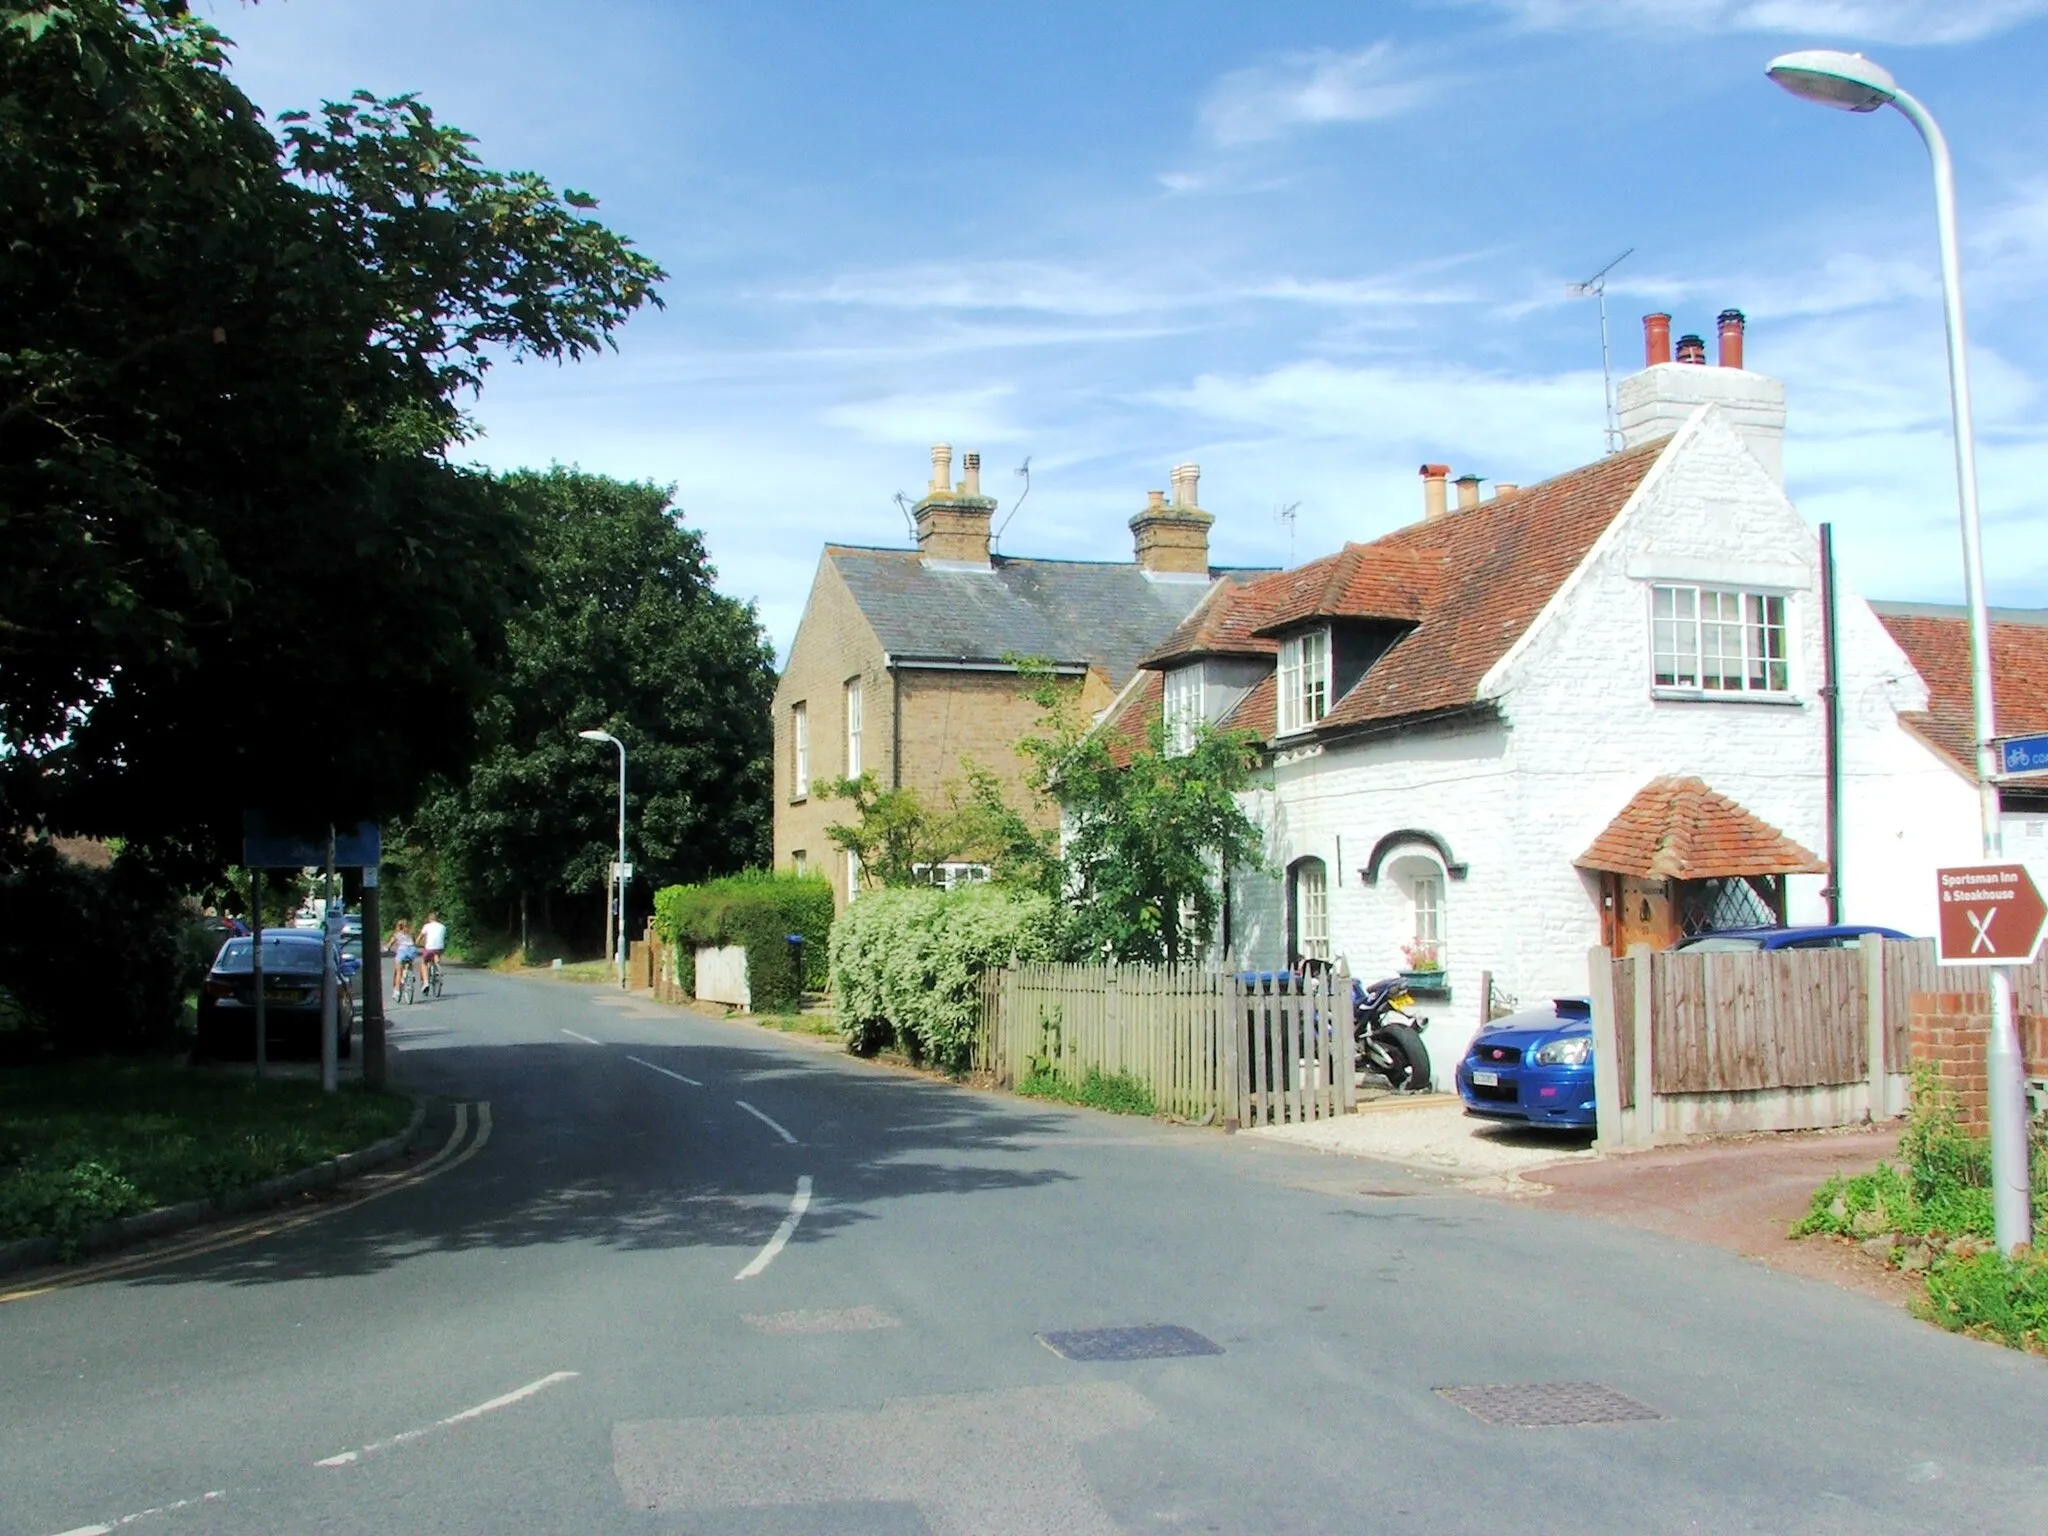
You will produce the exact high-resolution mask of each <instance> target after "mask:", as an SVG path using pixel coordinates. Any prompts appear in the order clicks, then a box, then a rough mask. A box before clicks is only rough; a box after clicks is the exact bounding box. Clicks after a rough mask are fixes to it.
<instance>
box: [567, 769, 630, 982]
mask: <svg viewBox="0 0 2048 1536" xmlns="http://www.w3.org/2000/svg"><path fill="white" fill-rule="evenodd" d="M576 734H577V735H578V736H581V737H582V738H583V739H584V740H585V741H608V742H610V743H611V744H612V745H613V746H615V747H617V748H618V749H619V857H618V862H617V863H615V864H613V865H612V880H611V895H610V901H611V903H612V926H613V929H614V931H615V933H616V934H617V937H616V939H614V941H613V943H614V946H615V948H614V958H615V959H616V960H617V962H618V967H619V990H620V991H621V992H623V991H625V990H626V744H625V743H624V742H623V741H621V740H619V738H618V737H616V736H614V735H613V734H612V733H611V732H610V731H578V732H577V733H576Z"/></svg>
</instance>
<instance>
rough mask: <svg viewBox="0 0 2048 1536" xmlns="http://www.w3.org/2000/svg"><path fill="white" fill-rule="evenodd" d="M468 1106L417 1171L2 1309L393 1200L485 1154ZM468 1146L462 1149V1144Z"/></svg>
mask: <svg viewBox="0 0 2048 1536" xmlns="http://www.w3.org/2000/svg"><path fill="white" fill-rule="evenodd" d="M469 1127H470V1106H469V1105H468V1104H457V1105H456V1106H455V1126H454V1129H453V1130H451V1131H450V1132H449V1133H448V1139H447V1141H445V1142H443V1143H442V1144H441V1149H440V1151H438V1152H436V1153H435V1154H434V1155H433V1156H432V1157H430V1158H428V1159H427V1160H426V1161H425V1162H423V1163H421V1164H419V1165H418V1166H417V1167H413V1168H408V1169H405V1170H403V1171H402V1172H399V1173H382V1174H372V1175H370V1176H369V1177H368V1178H366V1179H364V1180H363V1181H362V1182H363V1184H364V1185H365V1186H367V1187H365V1188H364V1189H363V1190H362V1192H361V1193H360V1194H356V1195H352V1196H350V1197H349V1198H348V1199H346V1200H337V1201H335V1202H333V1203H332V1204H327V1205H322V1206H320V1207H318V1208H317V1209H314V1210H310V1211H300V1212H298V1213H297V1214H295V1215H290V1216H275V1215H271V1216H257V1217H253V1218H251V1219H250V1220H247V1221H244V1222H240V1223H237V1224H235V1225H233V1226H229V1227H214V1228H210V1229H209V1230H207V1231H205V1232H201V1233H198V1234H196V1235H194V1236H192V1237H188V1238H182V1239H180V1240H178V1241H176V1242H173V1243H170V1244H168V1245H166V1246H163V1247H158V1248H152V1249H150V1250H149V1251H148V1252H146V1253H135V1254H130V1255H128V1256H126V1257H125V1258H118V1259H108V1260H106V1261H104V1262H102V1263H99V1264H88V1265H85V1266H84V1267H83V1268H80V1269H72V1270H66V1271H65V1272H64V1273H63V1274H61V1275H57V1276H53V1277H52V1278H50V1279H48V1280H44V1281H41V1282H40V1283H38V1284H35V1285H29V1286H24V1287H22V1288H21V1289H19V1290H13V1291H0V1306H4V1305H6V1304H7V1303H8V1302H10V1301H27V1300H28V1299H29V1298H30V1297H31V1296H42V1295H46V1294H47V1293H49V1292H51V1291H63V1290H69V1289H70V1288H71V1287H73V1286H78V1285H91V1284H93V1283H94V1282H95V1281H99V1280H108V1279H112V1278H114V1277H115V1276H118V1275H129V1274H134V1273H136V1272H137V1271H139V1270H145V1269H153V1268H155V1267H156V1266H158V1265H160V1264H171V1263H175V1262H177V1261H178V1260H180V1259H190V1258H196V1257H197V1256H198V1255H200V1254H202V1253H213V1252H216V1251H217V1250H219V1249H222V1248H233V1247H235V1246H237V1245H238V1244H241V1243H253V1242H255V1241H256V1240H257V1239H258V1238H264V1237H272V1236H275V1235H276V1234H278V1233H280V1232H290V1231H292V1230H293V1229H294V1228H297V1227H303V1226H306V1225H308V1224H309V1223H311V1222H315V1221H324V1220H326V1219H327V1218H328V1217H330V1216H338V1215H340V1214H341V1213H342V1212H343V1211H352V1210H354V1209H355V1208H356V1207H357V1206H359V1205H368V1204H369V1203H370V1202H371V1201H372V1200H382V1199H383V1198H384V1197H385V1196H386V1195H395V1194H397V1193H398V1192H399V1191H400V1190H402V1189H411V1188H412V1187H413V1186H414V1185H415V1184H423V1183H425V1182H426V1181H427V1180H428V1179H436V1178H439V1177H440V1176H441V1175H442V1174H444V1173H451V1172H453V1171H454V1170H455V1169H457V1168H460V1167H461V1166H462V1165H463V1164H464V1163H466V1162H468V1161H469V1160H470V1159H471V1158H472V1157H475V1156H476V1155H477V1153H479V1152H481V1151H483V1149H484V1145H485V1143H487V1142H488V1141H489V1140H490V1139H491V1106H490V1105H489V1104H487V1103H478V1104H477V1105H476V1135H475V1136H474V1137H471V1136H470V1134H469ZM465 1140H467V1141H468V1145H466V1146H465V1145H464V1144H463V1143H464V1141H465Z"/></svg>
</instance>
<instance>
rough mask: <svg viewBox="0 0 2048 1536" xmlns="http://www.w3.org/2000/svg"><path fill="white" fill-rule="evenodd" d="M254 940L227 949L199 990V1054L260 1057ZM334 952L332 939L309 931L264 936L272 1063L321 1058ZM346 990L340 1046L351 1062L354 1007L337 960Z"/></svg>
mask: <svg viewBox="0 0 2048 1536" xmlns="http://www.w3.org/2000/svg"><path fill="white" fill-rule="evenodd" d="M254 942H255V941H254V940H253V939H247V938H233V939H229V940H228V941H227V942H226V943H225V944H223V945H221V947H220V953H219V955H217V956H216V957H215V958H214V962H213V969H212V970H210V971H208V972H207V974H206V984H205V985H204V986H203V987H201V988H200V989H199V1039H198V1043H197V1045H196V1046H195V1047H194V1054H195V1055H199V1056H210V1057H217V1058H223V1059H228V1060H239V1061H247V1060H249V1059H251V1058H253V1057H254V1056H255V1054H256V1006H255V1003H256V993H255V987H254V984H253V983H254V976H253V966H252V964H251V946H252V945H253V944H254ZM328 948H329V941H328V939H327V937H326V935H324V934H321V933H316V932H313V931H311V930H309V929H304V928H266V929H264V931H263V1014H264V1032H265V1033H266V1034H267V1035H268V1036H269V1041H268V1051H267V1054H268V1055H269V1057H270V1058H271V1059H272V1060H278V1061H282V1060H285V1059H286V1058H288V1057H293V1056H303V1057H307V1058H310V1059H312V1060H318V1059H319V1056H320V972H321V967H322V965H323V957H324V955H325V954H326V952H327V950H328ZM336 959H337V966H336V977H337V982H338V985H339V986H340V988H341V992H340V996H339V998H338V999H337V1007H336V1010H335V1018H336V1027H337V1029H338V1031H339V1034H338V1039H337V1045H338V1048H339V1050H340V1053H341V1054H342V1055H343V1056H347V1055H348V1054H349V1051H350V1049H351V1046H352V1045H353V1042H354V1038H355V1025H354V1007H353V1003H352V1000H351V998H350V997H349V993H348V984H347V981H346V980H345V979H343V977H342V968H341V966H340V965H339V963H338V962H339V956H338V955H337V956H336Z"/></svg>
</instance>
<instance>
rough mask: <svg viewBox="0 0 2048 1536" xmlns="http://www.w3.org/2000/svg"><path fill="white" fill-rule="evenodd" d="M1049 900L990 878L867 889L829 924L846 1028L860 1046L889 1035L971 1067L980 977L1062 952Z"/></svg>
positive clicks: (929, 1057) (930, 1058)
mask: <svg viewBox="0 0 2048 1536" xmlns="http://www.w3.org/2000/svg"><path fill="white" fill-rule="evenodd" d="M1056 922H1057V917H1056V914H1055V912H1054V909H1053V905H1052V902H1051V901H1050V900H1049V899H1047V898H1046V897H1044V896H1037V895H1024V894H1018V893H1013V892H1009V891H1004V890H999V889H995V888H992V887H989V886H967V887H964V888H962V889H959V890H954V891H938V890H895V891H873V892H869V893H867V894H864V895H863V896H862V897H861V898H860V900H858V901H856V902H855V903H854V904H853V905H852V906H850V907H848V908H847V909H846V911H844V912H843V913H841V914H840V916H839V919H838V921H837V922H835V923H833V925H832V995H833V1002H834V1005H835V1007H836V1008H837V1009H838V1013H839V1029H840V1033H841V1034H843V1035H845V1037H846V1043H847V1047H848V1049H850V1050H853V1051H857V1052H860V1053H863V1054H865V1053H867V1052H869V1051H873V1050H877V1049H879V1048H880V1047H882V1046H884V1045H887V1044H889V1043H891V1042H892V1041H893V1042H894V1043H895V1044H896V1045H898V1046H900V1047H901V1048H902V1049H903V1050H904V1051H905V1052H906V1053H908V1054H909V1056H910V1057H911V1059H912V1060H915V1061H926V1062H930V1063H931V1064H933V1065H934V1066H937V1067H941V1068H943V1069H945V1070H946V1071H949V1072H962V1071H965V1070H966V1069H967V1068H968V1067H969V1066H970V1065H972V1060H973V1054H974V1037H975V1031H976V1028H977V1026H978V1024H979V1022H980V1014H981V977H982V973H983V972H984V971H986V970H988V969H989V968H990V967H991V966H999V965H1003V964H1006V963H1007V962H1009V961H1011V960H1050V959H1054V958H1055V957H1056V952H1057V946H1056V942H1055V931H1056V930H1055V925H1056Z"/></svg>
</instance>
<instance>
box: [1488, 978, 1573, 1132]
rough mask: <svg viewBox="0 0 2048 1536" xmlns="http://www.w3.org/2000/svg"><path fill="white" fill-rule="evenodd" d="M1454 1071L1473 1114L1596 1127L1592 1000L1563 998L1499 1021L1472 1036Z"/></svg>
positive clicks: (1558, 1125)
mask: <svg viewBox="0 0 2048 1536" xmlns="http://www.w3.org/2000/svg"><path fill="white" fill-rule="evenodd" d="M1457 1077H1458V1097H1459V1098H1461V1099H1463V1100H1464V1101H1465V1113H1467V1114H1468V1115H1480V1116H1483V1117H1484V1118H1486V1119H1489V1120H1511V1121H1517V1122H1519V1123H1521V1124H1523V1125H1532V1126H1554V1127H1556V1128H1558V1129H1560V1130H1568V1131H1590V1130H1592V1129H1594V1128H1595V1126H1596V1125H1597V1124H1598V1119H1597V1117H1596V1116H1595V1114H1594V1111H1593V1007H1592V1003H1591V1002H1590V1001H1589V1000H1588V999H1586V998H1583V997H1559V998H1554V999H1552V1000H1551V1001H1550V1002H1548V1003H1545V1004H1542V1005H1541V1006H1540V1007H1535V1008H1524V1009H1522V1010H1521V1012H1519V1013H1511V1014H1509V1015H1508V1016H1507V1017H1506V1018H1504V1019H1495V1020H1494V1021H1493V1022H1492V1023H1491V1024H1488V1025H1487V1026H1485V1027H1484V1028H1483V1029H1481V1030H1480V1031H1479V1033H1478V1034H1477V1035H1475V1036H1473V1037H1472V1044H1471V1047H1470V1048H1469V1049H1468V1050H1467V1051H1466V1052H1465V1059H1464V1060H1463V1061H1460V1062H1459V1063H1458V1074H1457Z"/></svg>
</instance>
